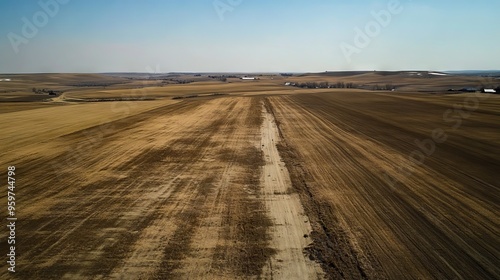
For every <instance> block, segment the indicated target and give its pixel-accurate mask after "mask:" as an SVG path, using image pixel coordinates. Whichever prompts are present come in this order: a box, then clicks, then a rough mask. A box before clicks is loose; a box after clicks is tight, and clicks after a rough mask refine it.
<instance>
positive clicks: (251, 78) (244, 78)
mask: <svg viewBox="0 0 500 280" xmlns="http://www.w3.org/2000/svg"><path fill="white" fill-rule="evenodd" d="M240 79H242V80H257V78H255V77H247V76H245V77H241V78H240Z"/></svg>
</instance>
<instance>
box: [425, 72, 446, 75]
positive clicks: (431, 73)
mask: <svg viewBox="0 0 500 280" xmlns="http://www.w3.org/2000/svg"><path fill="white" fill-rule="evenodd" d="M429 74H430V75H435V76H448V74H444V73H438V72H429Z"/></svg>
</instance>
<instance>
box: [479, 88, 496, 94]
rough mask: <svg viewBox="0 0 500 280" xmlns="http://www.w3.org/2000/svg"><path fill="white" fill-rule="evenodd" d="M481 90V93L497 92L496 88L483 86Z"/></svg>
mask: <svg viewBox="0 0 500 280" xmlns="http://www.w3.org/2000/svg"><path fill="white" fill-rule="evenodd" d="M481 92H482V93H493V94H495V93H497V91H496V90H494V89H492V88H483V89H482V90H481Z"/></svg>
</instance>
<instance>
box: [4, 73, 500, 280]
mask: <svg viewBox="0 0 500 280" xmlns="http://www.w3.org/2000/svg"><path fill="white" fill-rule="evenodd" d="M3 76H6V75H3ZM3 76H2V77H0V78H5V77H3ZM7 76H8V78H11V79H12V81H11V82H0V131H2V135H1V136H0V167H1V168H2V169H3V170H4V171H5V170H6V169H7V167H8V166H11V165H15V166H16V183H17V186H18V187H17V188H16V203H17V206H18V209H19V211H18V219H19V220H18V229H17V240H16V242H17V243H16V245H17V246H18V247H17V248H18V249H17V252H18V253H19V258H18V260H17V264H16V268H17V272H16V276H17V277H19V278H22V279H63V278H67V279H101V278H111V279H115V278H119V279H121V278H130V279H248V278H251V279H258V278H262V279H271V278H272V279H295V278H296V277H299V278H300V279H455V278H456V279H497V278H500V270H499V268H498V265H497V263H498V259H499V258H500V249H499V248H500V238H499V236H500V219H499V218H498V213H499V210H500V209H499V207H500V206H499V204H498V201H500V192H499V188H500V175H499V173H498V170H500V95H487V94H480V93H465V94H463V93H460V94H447V92H446V91H443V90H442V89H443V88H446V87H448V86H452V87H462V86H464V87H465V86H469V85H470V86H473V85H474V86H475V85H480V84H481V83H483V84H485V83H490V82H492V81H491V80H488V79H486V80H485V79H482V78H481V77H462V76H458V77H451V76H450V77H447V76H436V77H412V76H408V73H392V74H387V73H372V72H366V73H347V74H346V73H344V74H342V75H340V74H337V75H331V74H311V75H309V74H307V75H300V76H298V75H297V76H293V77H281V76H277V75H274V76H273V75H263V76H260V77H259V78H260V80H257V81H241V80H239V79H236V78H231V79H228V80H227V81H226V82H222V81H198V82H193V83H186V84H163V81H162V80H146V79H142V80H141V79H139V78H137V77H136V76H135V75H132V76H131V77H133V79H132V78H130V77H120V76H117V75H94V74H89V75H87V74H83V75H82V74H55V75H51V74H38V75H28V74H26V75H7ZM196 77H199V76H196ZM177 78H179V77H178V76H176V79H177ZM182 78H183V79H188V78H190V77H189V76H182ZM200 79H209V78H208V77H202V78H200ZM324 80H327V81H329V82H332V83H333V82H336V81H345V82H355V83H359V84H370V85H371V84H377V83H380V84H383V83H389V82H391V83H393V84H396V85H400V86H401V87H400V88H401V90H396V91H394V92H391V91H371V90H364V89H331V88H330V89H328V88H327V89H315V88H314V89H306V88H297V87H291V86H285V85H284V83H285V82H286V81H297V82H302V81H304V82H307V81H313V82H321V81H324ZM169 82H172V80H169ZM33 87H35V88H48V89H54V90H60V91H62V92H63V93H62V94H59V95H57V96H48V95H43V94H42V95H38V94H35V93H33V92H32V88H33ZM427 91H430V92H427ZM214 93H219V94H221V95H213V94H214ZM33 96H39V97H33ZM40 96H41V97H40ZM176 97H183V98H179V99H174V98H176ZM186 97H189V98H186ZM11 98H17V99H12V100H14V101H12V100H10V101H9V99H11ZM38 98H40V99H43V100H38ZM141 99H151V100H141ZM120 100H121V101H120ZM103 101H107V102H103ZM436 131H437V132H439V133H437V132H436ZM3 174H5V173H3ZM2 176H4V175H2ZM2 178H3V180H6V178H5V177H2ZM0 197H2V201H4V202H6V192H4V193H2V194H0ZM7 234H8V232H7V231H6V230H3V231H0V243H1V244H4V245H5V244H7V237H8V236H7ZM7 273H8V272H7V270H6V269H4V270H2V271H0V278H2V279H3V278H6V277H7ZM294 277H295V278H294Z"/></svg>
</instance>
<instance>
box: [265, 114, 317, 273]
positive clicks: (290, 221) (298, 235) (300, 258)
mask: <svg viewBox="0 0 500 280" xmlns="http://www.w3.org/2000/svg"><path fill="white" fill-rule="evenodd" d="M263 114H264V121H263V125H262V129H261V131H262V132H261V133H262V139H261V141H260V146H261V148H262V151H263V155H264V158H265V165H264V168H263V174H262V179H261V181H262V184H263V190H262V193H263V197H264V200H265V202H266V205H267V208H268V210H269V213H270V217H271V220H272V226H271V227H270V231H271V237H272V242H271V244H272V247H273V248H274V249H275V250H276V254H275V255H273V257H272V258H271V261H270V265H269V267H266V268H267V269H269V271H268V272H267V274H265V275H264V276H265V278H268V279H322V278H323V272H322V270H321V267H320V266H319V265H318V263H315V262H313V261H311V260H310V259H309V258H308V257H306V256H305V254H304V249H305V248H306V247H307V246H308V245H309V244H310V243H311V242H312V240H311V238H310V237H309V235H310V234H311V231H312V228H311V225H310V223H309V219H308V218H307V216H306V214H305V212H304V209H303V208H302V204H301V203H300V198H299V195H298V194H297V193H296V192H295V190H293V188H292V183H291V181H290V175H289V174H288V170H287V168H286V166H285V163H284V162H283V160H282V159H281V156H280V155H279V152H278V148H277V147H276V144H278V143H279V142H280V135H279V132H278V128H277V126H276V122H275V120H274V116H273V115H272V114H271V113H270V112H269V111H268V108H266V107H264V109H263Z"/></svg>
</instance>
